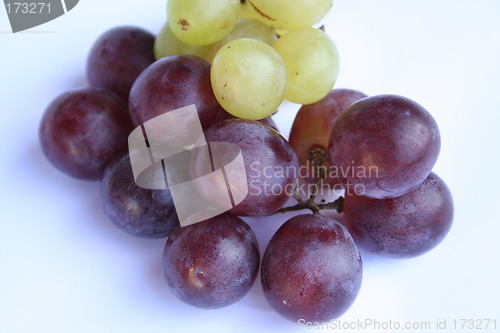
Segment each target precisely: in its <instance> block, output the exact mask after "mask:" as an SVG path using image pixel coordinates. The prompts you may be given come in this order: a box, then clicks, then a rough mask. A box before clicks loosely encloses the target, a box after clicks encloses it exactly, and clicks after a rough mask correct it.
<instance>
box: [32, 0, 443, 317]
mask: <svg viewBox="0 0 500 333" xmlns="http://www.w3.org/2000/svg"><path fill="white" fill-rule="evenodd" d="M331 6H332V1H331V0H308V1H305V0H291V1H287V2H286V4H285V2H283V1H278V0H246V1H238V0H214V1H210V2H200V1H194V0H169V2H168V15H167V16H168V22H167V23H166V24H165V25H164V27H163V28H162V30H161V31H160V33H159V34H158V35H157V36H154V35H152V34H151V33H149V32H147V31H145V30H143V29H141V28H137V27H130V26H126V27H118V28H114V29H111V30H109V31H107V32H105V33H104V34H103V35H102V36H101V37H100V38H99V39H98V40H97V41H96V42H95V44H94V46H93V47H92V49H91V51H90V54H89V56H88V61H87V77H88V82H89V87H88V88H85V89H81V90H78V91H72V92H67V93H64V94H62V95H61V96H59V97H57V98H56V99H55V100H54V101H53V102H52V103H51V104H50V105H49V106H48V107H47V109H46V111H45V114H44V115H43V117H42V120H41V125H40V130H39V134H40V142H41V146H42V150H43V152H44V153H45V155H46V157H47V159H48V160H49V161H50V162H52V164H54V166H55V167H57V168H58V169H60V170H61V171H63V172H65V173H67V174H68V175H70V176H72V177H75V178H80V179H87V180H100V182H101V197H102V201H103V206H104V210H105V212H106V213H107V215H108V216H109V217H110V219H111V221H112V222H113V223H114V224H116V225H117V226H118V227H119V228H121V229H123V230H124V231H126V232H128V233H129V234H131V235H134V236H137V237H144V238H163V237H168V238H167V242H166V245H165V250H164V253H163V267H164V275H165V278H166V281H167V282H168V284H169V286H170V287H171V289H172V291H173V293H174V294H175V295H176V296H177V297H178V298H180V299H181V300H183V301H185V302H187V303H189V304H192V305H194V306H198V307H202V308H220V307H223V306H227V305H230V304H232V303H234V302H236V301H238V300H239V299H241V298H242V297H243V296H244V295H245V294H246V293H247V292H248V291H249V290H250V288H251V287H252V285H253V283H254V281H255V279H256V278H257V275H258V270H259V267H260V268H261V279H262V288H263V292H264V295H265V297H266V299H267V301H268V303H269V304H270V305H271V307H273V308H274V309H275V310H276V311H277V312H278V313H280V314H281V315H283V316H284V317H286V318H288V319H290V320H293V321H297V320H299V319H303V320H306V321H327V320H330V319H332V318H338V317H339V316H341V315H342V314H343V313H344V312H345V311H346V310H347V309H348V308H349V307H350V305H351V304H352V303H353V302H354V300H355V298H356V296H357V294H358V291H359V289H360V286H361V280H362V260H361V254H360V251H359V250H358V246H360V247H362V248H363V249H365V250H366V251H371V252H374V253H378V254H380V255H385V256H390V257H395V258H407V257H413V256H416V255H420V254H422V253H424V252H426V251H428V250H430V249H431V248H433V247H434V246H436V245H437V244H438V243H439V242H440V241H441V240H442V239H443V238H444V236H445V235H446V233H447V232H448V230H449V228H450V226H451V223H452V219H453V202H452V198H451V194H450V191H449V189H448V188H447V186H446V184H445V183H444V182H443V181H442V180H441V178H439V177H438V176H437V175H436V174H434V173H433V172H432V168H433V166H434V164H435V162H436V160H437V157H438V154H439V150H440V134H439V129H438V127H437V124H436V122H435V121H434V119H433V118H432V116H431V115H430V114H429V112H428V111H427V110H425V109H424V108H423V107H422V106H421V105H419V104H417V103H416V102H414V101H412V100H410V99H408V98H405V97H402V96H396V95H378V96H370V97H368V96H367V95H365V94H363V93H361V92H359V91H356V90H351V89H333V90H332V87H333V85H334V83H335V80H336V77H337V75H338V54H337V50H336V48H335V45H334V44H333V42H332V41H331V39H330V38H329V37H328V35H326V34H325V33H324V31H322V30H321V29H316V28H313V27H312V25H315V24H317V23H318V22H319V21H320V20H321V18H322V17H323V16H324V15H326V13H327V12H328V10H329V9H330V7H331ZM284 98H286V99H288V100H290V101H293V102H297V103H300V104H304V105H303V106H302V107H301V108H300V110H299V111H298V113H297V115H296V117H295V120H294V123H293V126H292V130H291V133H290V138H289V140H286V139H285V138H284V137H283V136H282V135H281V134H280V133H279V132H278V128H277V126H276V124H275V123H274V121H273V120H272V119H271V118H270V117H269V116H270V115H271V114H272V113H273V112H275V111H276V110H277V108H278V106H279V105H280V104H281V102H282V101H283V99H284ZM192 104H194V105H195V106H196V109H197V112H198V115H199V118H200V122H201V126H202V128H203V131H204V135H205V137H206V140H207V142H226V143H231V144H234V145H238V146H239V148H240V150H241V153H242V157H243V163H244V165H245V170H246V175H245V176H246V180H247V182H246V184H244V185H246V187H247V188H248V195H247V196H246V197H245V198H244V199H243V200H242V201H241V202H240V203H239V204H237V205H236V206H235V207H233V208H232V209H231V210H229V211H228V212H226V213H223V214H220V215H218V216H215V217H213V218H210V219H207V220H205V221H202V222H199V223H196V224H193V225H189V226H184V227H181V226H180V224H179V219H178V217H177V214H176V210H175V206H174V199H173V196H172V193H171V192H170V190H169V189H168V188H167V189H166V190H152V189H145V188H141V187H139V186H138V185H137V184H136V182H135V179H134V175H133V171H132V167H131V162H130V156H129V154H128V151H127V138H128V135H129V134H130V133H131V131H132V129H133V128H135V127H138V126H142V125H143V123H145V122H146V121H148V120H150V119H153V118H155V117H157V116H159V115H161V114H163V113H165V112H169V111H172V110H175V109H177V108H180V107H184V106H188V105H192ZM256 120H258V121H256ZM180 126H182V125H181V124H180ZM154 130H155V131H156V133H162V131H165V129H163V128H161V126H160V127H158V128H155V129H154ZM208 158H209V157H208ZM209 163H214V161H208V160H207V156H206V155H203V154H197V153H194V154H192V155H191V156H190V160H189V166H188V169H189V170H188V172H189V173H190V175H191V176H192V178H193V179H194V178H197V177H200V176H202V175H203V172H204V171H203V170H202V169H203V167H202V166H204V165H207V164H209ZM236 176H238V175H236ZM240 176H242V175H240ZM304 183H309V185H313V186H312V187H311V188H312V190H311V191H310V193H308V196H306V197H304V196H303V195H301V193H300V191H299V190H298V189H299V188H300V184H304ZM205 185H206V184H205ZM205 185H200V186H199V187H198V188H197V190H198V191H200V192H201V194H202V195H203V196H204V197H212V198H213V197H214V196H216V193H217V189H215V188H214V186H224V187H225V186H226V184H213V183H212V184H208V185H206V186H205ZM336 189H340V190H341V191H342V193H341V194H342V196H341V197H340V198H337V199H336V200H335V201H333V202H330V203H327V202H325V201H324V200H323V201H321V202H318V199H317V197H318V195H319V194H323V192H324V193H329V194H330V198H331V199H332V200H333V199H335V197H334V196H332V194H333V195H337V194H338V193H336V192H335V191H334V190H336ZM291 197H293V198H295V199H296V200H297V204H296V205H295V206H291V207H285V208H283V206H284V205H285V204H286V202H287V201H288V200H289V199H290V198H291ZM337 197H338V195H337ZM216 199H217V198H216V197H215V200H216ZM192 204H193V205H196V204H197V203H196V202H193V203H192ZM303 209H309V210H311V211H312V212H313V213H314V214H302V215H297V216H295V217H293V218H291V219H289V220H288V221H286V222H285V223H283V225H282V226H281V227H280V228H279V229H278V231H277V232H276V233H275V235H274V236H273V237H272V239H271V241H270V242H269V244H268V246H267V248H266V251H265V253H264V256H263V258H262V263H261V261H260V254H259V250H258V249H259V247H258V242H257V239H256V237H255V235H254V233H253V231H252V229H251V228H250V227H249V225H247V224H246V222H245V221H244V220H243V219H242V218H240V217H244V216H267V215H272V214H276V213H277V212H283V211H294V210H303ZM324 209H336V210H337V211H338V213H343V214H342V215H339V216H340V219H341V220H342V223H341V222H339V221H336V220H334V219H331V218H327V217H325V216H323V215H321V211H322V210H324ZM351 235H352V236H351Z"/></svg>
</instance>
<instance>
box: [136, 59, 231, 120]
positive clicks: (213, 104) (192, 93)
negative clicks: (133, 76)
mask: <svg viewBox="0 0 500 333" xmlns="http://www.w3.org/2000/svg"><path fill="white" fill-rule="evenodd" d="M191 104H195V105H196V108H197V110H198V115H199V116H200V121H201V124H202V126H203V128H208V127H209V126H210V125H211V124H212V122H213V120H214V119H215V116H216V115H217V113H218V112H219V111H220V110H221V107H220V105H219V103H217V100H216V99H215V97H214V94H213V92H212V88H211V86H210V64H209V63H208V62H207V61H206V60H203V59H201V58H199V57H197V56H193V55H174V56H169V57H166V58H162V59H160V60H158V61H156V62H155V63H154V64H152V65H151V66H149V67H148V68H147V69H145V70H144V72H142V73H141V75H140V76H139V77H138V78H137V80H136V81H135V83H134V85H133V86H132V89H131V91H130V99H129V108H130V117H131V118H132V122H133V123H134V125H135V126H140V125H142V124H143V123H144V122H146V121H148V120H150V119H152V118H154V117H156V116H159V115H161V114H163V113H165V112H168V111H172V110H175V109H178V108H181V107H185V106H188V105H191Z"/></svg>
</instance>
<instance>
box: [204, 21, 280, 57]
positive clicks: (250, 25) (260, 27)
mask: <svg viewBox="0 0 500 333" xmlns="http://www.w3.org/2000/svg"><path fill="white" fill-rule="evenodd" d="M239 38H250V39H255V40H259V41H261V42H264V43H266V44H268V45H273V44H274V42H276V39H277V38H278V37H277V36H276V33H275V32H274V29H272V28H270V27H268V26H266V25H265V24H263V23H261V22H259V21H257V20H239V21H238V22H237V23H236V26H235V27H234V29H233V31H231V33H230V34H229V35H227V36H226V37H225V38H224V39H222V40H221V41H218V42H217V43H215V44H212V45H209V46H208V55H207V58H206V59H207V60H208V61H210V62H212V61H213V60H214V58H215V55H216V54H217V52H218V51H219V50H220V48H221V47H222V46H224V44H226V43H228V42H230V41H232V40H235V39H239Z"/></svg>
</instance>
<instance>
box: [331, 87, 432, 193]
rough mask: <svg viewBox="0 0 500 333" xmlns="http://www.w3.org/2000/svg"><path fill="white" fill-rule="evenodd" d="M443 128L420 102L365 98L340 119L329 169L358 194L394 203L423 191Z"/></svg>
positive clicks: (402, 98)
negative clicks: (417, 189) (405, 195)
mask: <svg viewBox="0 0 500 333" xmlns="http://www.w3.org/2000/svg"><path fill="white" fill-rule="evenodd" d="M440 142H441V141H440V136H439V129H438V127H437V124H436V122H435V121H434V119H433V118H432V116H431V115H430V114H429V112H427V110H425V109H424V108H423V107H422V106H420V105H419V104H417V103H416V102H414V101H412V100H410V99H408V98H405V97H401V96H396V95H379V96H373V97H367V98H364V99H362V100H360V101H358V102H356V103H354V104H353V105H351V106H350V107H349V108H348V109H347V110H346V111H345V112H344V113H342V115H341V116H340V117H339V118H338V119H337V121H336V122H335V125H334V127H333V129H332V134H331V137H330V142H329V148H328V157H329V162H330V166H331V170H333V171H335V172H336V173H339V174H340V175H341V176H342V177H343V178H346V179H347V181H348V183H349V184H350V185H352V188H353V190H354V191H355V192H356V193H357V194H361V195H365V196H367V197H372V198H376V199H385V198H394V197H398V196H401V195H403V194H405V193H408V192H409V191H411V190H412V189H414V188H416V187H417V186H419V185H420V184H421V183H422V182H423V181H424V180H425V178H426V177H427V176H428V175H429V173H430V172H431V170H432V167H433V166H434V164H435V163H436V160H437V158H438V155H439V150H440Z"/></svg>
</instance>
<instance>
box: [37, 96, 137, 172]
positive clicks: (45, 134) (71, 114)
mask: <svg viewBox="0 0 500 333" xmlns="http://www.w3.org/2000/svg"><path fill="white" fill-rule="evenodd" d="M130 131H132V123H131V122H130V118H129V115H128V110H127V104H126V103H125V102H124V101H123V100H122V99H121V98H120V97H119V96H118V95H115V94H114V93H112V92H109V91H106V90H99V89H83V90H77V91H72V92H67V93H65V94H62V95H60V96H59V97H57V98H56V99H55V100H54V101H53V102H52V103H51V104H50V105H49V106H48V107H47V109H46V111H45V114H44V115H43V118H42V121H41V124H40V143H41V145H42V150H43V152H44V154H45V156H46V157H47V158H48V160H49V161H50V162H51V163H52V164H53V165H54V166H55V167H57V168H58V169H60V170H61V171H62V172H64V173H66V174H68V175H70V176H73V177H75V178H82V179H90V180H96V179H99V178H101V174H102V172H103V170H104V168H105V167H106V164H108V163H109V162H110V161H111V160H112V159H113V158H114V157H115V156H117V155H118V154H119V153H121V152H122V151H124V150H126V149H127V138H128V135H129V133H130Z"/></svg>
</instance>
